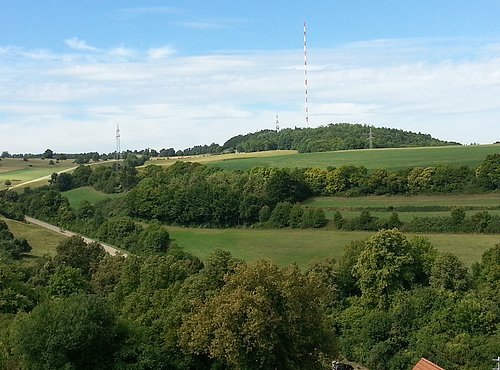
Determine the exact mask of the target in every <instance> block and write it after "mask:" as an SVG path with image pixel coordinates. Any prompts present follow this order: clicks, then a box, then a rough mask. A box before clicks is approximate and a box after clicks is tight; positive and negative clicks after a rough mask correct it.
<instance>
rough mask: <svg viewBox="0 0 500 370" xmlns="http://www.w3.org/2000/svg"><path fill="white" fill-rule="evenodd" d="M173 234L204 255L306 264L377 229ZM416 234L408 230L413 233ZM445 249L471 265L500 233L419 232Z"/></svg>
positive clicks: (171, 229)
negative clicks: (220, 253)
mask: <svg viewBox="0 0 500 370" xmlns="http://www.w3.org/2000/svg"><path fill="white" fill-rule="evenodd" d="M168 230H169V232H170V236H171V238H173V239H174V240H175V241H176V243H177V244H178V245H179V246H180V247H182V248H184V249H185V250H186V251H188V252H190V253H192V254H194V255H196V256H198V257H200V258H202V259H204V258H206V256H207V255H208V254H209V253H210V252H211V251H213V250H214V249H216V248H221V249H226V250H229V251H230V252H231V253H232V254H233V255H234V256H235V257H238V258H242V259H244V260H249V261H252V260H257V259H261V258H267V259H271V260H273V261H276V262H277V263H279V264H280V265H287V264H290V263H297V264H298V265H299V266H300V267H302V268H304V267H306V266H307V264H308V263H309V262H310V261H312V260H314V259H315V258H321V257H327V256H331V257H335V258H340V256H341V255H342V253H343V251H344V248H345V247H346V246H347V245H348V244H349V243H350V242H352V241H354V240H364V239H368V238H369V237H370V236H371V235H373V232H363V231H354V232H344V231H335V230H327V229H319V230H285V229H280V230H253V229H225V230H214V229H196V228H180V227H168ZM414 235H415V234H408V237H412V236H414ZM419 235H420V236H424V237H426V238H428V239H429V240H430V241H431V243H432V244H433V245H434V246H435V247H436V248H437V249H438V250H439V251H441V252H445V251H446V252H451V253H454V254H456V255H457V256H458V257H459V258H460V259H461V260H462V261H464V262H465V263H466V264H468V265H471V264H472V263H474V262H477V261H479V260H480V259H481V255H482V253H483V252H484V251H485V250H486V249H488V248H491V247H493V246H495V244H498V243H500V236H498V235H483V234H481V235H476V234H474V235H472V234H419Z"/></svg>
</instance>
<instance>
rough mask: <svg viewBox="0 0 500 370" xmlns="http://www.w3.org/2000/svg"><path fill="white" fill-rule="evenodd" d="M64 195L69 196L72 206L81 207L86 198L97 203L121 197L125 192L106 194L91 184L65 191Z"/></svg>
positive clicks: (92, 202)
mask: <svg viewBox="0 0 500 370" xmlns="http://www.w3.org/2000/svg"><path fill="white" fill-rule="evenodd" d="M62 195H63V196H64V197H66V198H68V200H69V204H70V205H71V207H73V208H75V209H77V208H79V207H80V204H81V203H82V202H83V201H84V200H86V201H88V202H89V203H90V204H95V203H97V202H99V201H101V200H104V199H108V198H119V197H122V196H124V195H125V194H124V193H120V194H106V193H103V192H101V191H98V190H95V189H94V188H92V187H90V186H84V187H81V188H77V189H72V190H69V191H65V192H63V193H62Z"/></svg>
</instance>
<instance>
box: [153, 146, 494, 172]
mask: <svg viewBox="0 0 500 370" xmlns="http://www.w3.org/2000/svg"><path fill="white" fill-rule="evenodd" d="M266 153H267V154H266ZM494 153H500V145H473V146H446V147H425V148H397V149H362V150H344V151H335V152H322V153H296V152H294V151H286V152H280V151H273V152H260V153H241V154H226V155H214V156H205V157H192V158H186V159H184V158H183V159H182V160H189V161H192V162H200V163H206V164H207V165H211V166H219V167H221V168H224V169H228V170H247V169H249V168H252V167H256V166H262V167H317V168H327V167H328V166H334V167H339V166H342V165H354V166H361V165H362V166H365V167H367V168H369V169H375V168H384V169H387V170H397V169H401V168H407V167H428V166H436V165H439V164H451V165H457V166H458V165H468V166H471V167H476V166H478V165H479V164H480V163H481V162H482V161H483V160H484V158H485V157H486V155H488V154H494ZM174 161H175V159H170V160H168V162H163V161H152V162H151V163H152V164H154V163H155V162H157V164H160V165H161V164H165V165H170V164H172V163H173V162H174Z"/></svg>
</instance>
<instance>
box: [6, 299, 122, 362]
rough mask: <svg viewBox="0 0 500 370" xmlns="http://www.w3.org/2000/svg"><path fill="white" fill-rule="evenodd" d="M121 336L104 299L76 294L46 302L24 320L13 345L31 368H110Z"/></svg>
mask: <svg viewBox="0 0 500 370" xmlns="http://www.w3.org/2000/svg"><path fill="white" fill-rule="evenodd" d="M118 333H119V330H118V328H117V321H116V318H115V315H114V314H113V313H112V311H110V309H109V308H108V307H107V306H106V303H105V302H104V300H102V299H100V298H98V297H96V296H89V295H76V296H72V297H69V298H64V299H56V300H49V301H46V302H43V303H41V304H40V305H38V306H37V307H36V308H35V309H34V310H33V311H32V312H31V313H30V314H29V315H26V316H23V317H21V318H20V319H19V320H18V322H16V324H15V327H14V333H13V341H12V346H13V350H14V351H15V353H17V354H18V356H19V357H20V358H21V359H22V362H23V364H24V365H25V366H26V368H28V369H61V368H65V369H90V368H93V369H107V368H109V367H110V365H111V364H112V363H113V353H114V351H115V350H116V347H117V346H118V345H119V341H118V340H119V335H118Z"/></svg>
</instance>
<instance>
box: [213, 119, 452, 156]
mask: <svg viewBox="0 0 500 370" xmlns="http://www.w3.org/2000/svg"><path fill="white" fill-rule="evenodd" d="M370 129H371V130H372V131H373V134H374V138H375V139H374V146H375V147H377V148H398V147H408V146H436V145H450V144H457V143H451V142H446V141H441V140H438V139H434V138H432V137H431V136H430V135H425V134H420V133H419V134H417V133H413V132H408V131H403V130H397V129H390V128H384V127H382V128H379V127H368V126H366V125H359V124H349V123H335V124H329V125H327V126H320V127H318V128H295V129H290V128H287V129H284V130H281V131H279V132H277V131H273V130H263V131H259V132H255V133H251V134H247V135H238V136H235V137H233V138H231V139H229V140H228V141H226V142H225V143H224V145H223V146H222V149H223V150H238V151H242V152H256V151H263V150H276V149H285V150H286V149H296V150H298V151H299V152H307V153H309V152H324V151H331V150H348V149H363V148H368V147H369V143H368V140H365V139H364V138H365V137H368V133H369V131H370Z"/></svg>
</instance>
